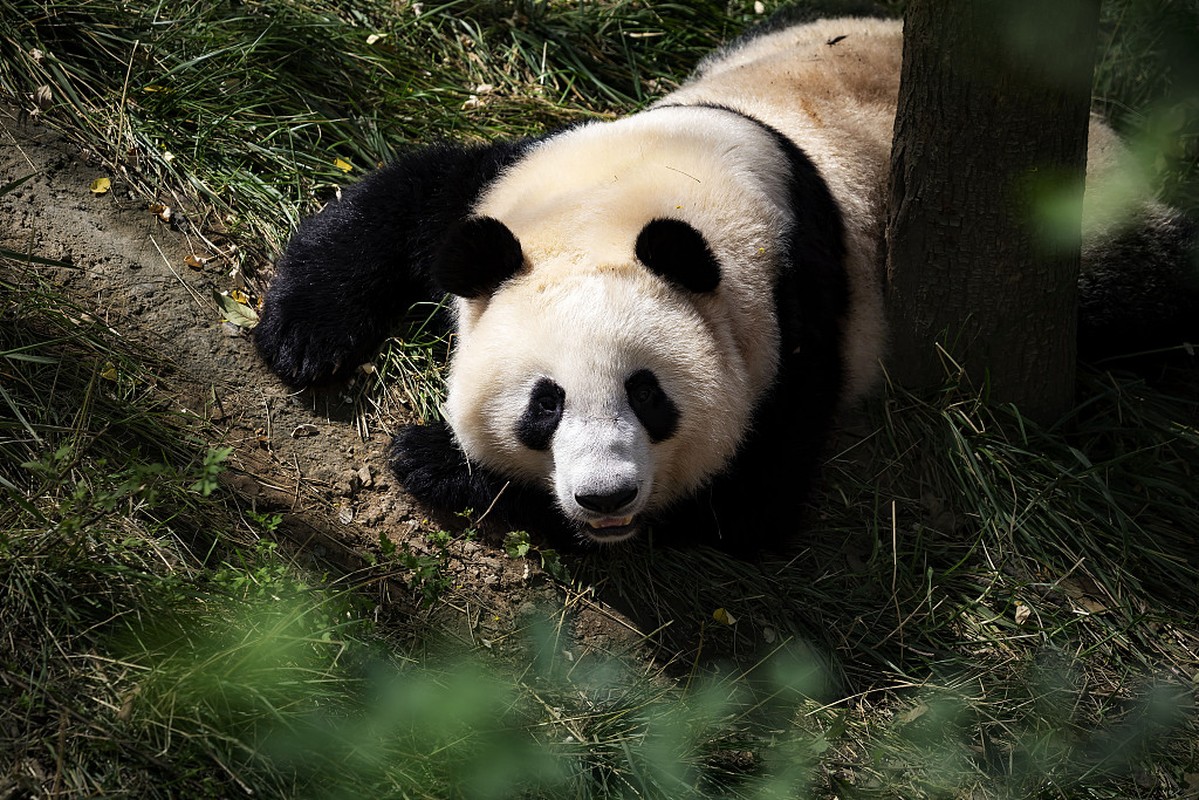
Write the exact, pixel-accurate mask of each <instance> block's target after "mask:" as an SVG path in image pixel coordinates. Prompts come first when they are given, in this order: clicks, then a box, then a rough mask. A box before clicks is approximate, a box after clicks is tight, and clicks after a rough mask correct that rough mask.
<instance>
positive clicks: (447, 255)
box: [433, 217, 524, 297]
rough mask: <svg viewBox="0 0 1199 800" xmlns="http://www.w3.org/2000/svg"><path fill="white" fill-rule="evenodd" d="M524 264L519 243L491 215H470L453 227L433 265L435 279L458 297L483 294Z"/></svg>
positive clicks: (439, 284)
mask: <svg viewBox="0 0 1199 800" xmlns="http://www.w3.org/2000/svg"><path fill="white" fill-rule="evenodd" d="M523 263H524V255H523V254H522V253H521V249H520V242H519V241H517V239H516V235H515V234H513V233H512V231H510V230H508V226H507V225H505V224H504V223H502V222H500V221H499V220H498V219H494V218H492V217H471V218H470V219H466V220H463V221H462V222H460V223H458V224H457V225H455V226H454V227H453V228H451V229H450V231H449V233H448V234H447V235H446V238H445V242H444V243H443V244H442V246H441V252H440V253H438V255H437V261H436V262H435V266H434V268H433V279H434V280H435V281H436V283H437V286H438V287H439V288H440V289H441V290H442V291H445V292H449V293H450V294H456V295H458V296H459V297H484V296H486V295H489V294H491V293H492V292H494V291H495V290H496V289H497V288H499V285H500V284H501V283H503V282H504V281H506V280H508V279H509V278H511V277H512V276H513V275H515V274H516V273H517V272H518V271H520V268H521V265H522V264H523Z"/></svg>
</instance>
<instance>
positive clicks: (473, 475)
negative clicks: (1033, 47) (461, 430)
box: [388, 422, 503, 514]
mask: <svg viewBox="0 0 1199 800" xmlns="http://www.w3.org/2000/svg"><path fill="white" fill-rule="evenodd" d="M388 463H389V465H390V466H391V471H392V473H394V474H395V476H396V479H397V480H398V481H399V482H400V485H401V486H403V487H404V489H405V491H407V492H408V494H410V495H412V496H413V497H414V498H416V499H417V500H418V501H420V502H421V503H422V504H424V505H426V506H428V507H429V508H431V509H434V510H438V511H443V512H448V513H455V514H456V513H459V512H462V511H466V510H469V509H473V510H475V511H481V510H482V509H485V508H487V507H488V506H489V505H490V504H491V503H492V501H493V500H494V499H495V497H496V495H498V494H499V492H500V491H501V490H502V488H503V483H502V482H501V481H499V480H497V479H495V478H494V477H493V476H492V475H491V474H490V473H489V472H487V471H486V470H483V469H481V468H480V467H478V466H476V465H474V464H471V463H470V462H469V461H467V459H466V455H465V454H464V453H463V452H462V450H461V449H459V447H458V443H457V442H455V441H454V434H453V432H452V431H451V430H450V427H449V426H448V425H446V424H445V423H444V422H434V423H430V424H428V425H409V426H406V427H404V428H401V429H400V430H399V431H398V432H397V433H396V435H395V437H394V438H393V439H392V440H391V447H390V449H389V452H388Z"/></svg>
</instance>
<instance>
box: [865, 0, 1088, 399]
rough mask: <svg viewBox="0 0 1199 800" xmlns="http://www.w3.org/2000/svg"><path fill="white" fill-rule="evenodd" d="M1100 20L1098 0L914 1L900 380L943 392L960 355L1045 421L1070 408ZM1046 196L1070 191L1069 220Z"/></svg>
mask: <svg viewBox="0 0 1199 800" xmlns="http://www.w3.org/2000/svg"><path fill="white" fill-rule="evenodd" d="M1098 18H1099V2H1098V0H1053V2H1044V0H970V2H962V0H911V2H910V3H909V4H908V6H907V14H906V17H905V22H904V47H903V71H902V76H901V80H900V90H899V109H898V114H897V116H896V122H895V136H894V146H893V150H892V154H891V187H890V191H891V195H890V207H889V208H890V210H889V216H888V220H887V277H888V287H887V305H888V314H889V316H890V318H891V325H892V331H893V339H892V348H893V350H892V359H891V370H892V375H893V377H895V378H896V379H897V380H898V381H899V382H900V383H901V384H903V385H906V386H910V387H923V386H932V385H940V383H941V382H942V381H943V380H944V378H945V375H946V363H947V362H946V361H945V358H944V356H945V354H947V355H948V356H949V357H950V358H951V359H952V360H953V362H955V363H956V364H957V365H960V366H961V367H962V368H963V369H964V370H965V372H966V375H967V377H968V378H969V379H970V380H971V381H973V382H974V383H975V385H976V386H978V387H982V386H983V385H984V384H985V385H986V386H987V387H988V391H989V392H990V395H991V397H992V398H994V399H997V400H999V401H1001V402H1013V403H1015V404H1016V405H1017V406H1018V407H1019V408H1020V410H1021V412H1022V413H1024V414H1026V415H1028V416H1031V417H1033V418H1034V419H1039V420H1052V419H1054V418H1056V417H1057V415H1059V414H1061V413H1062V412H1063V411H1065V410H1066V409H1068V408H1069V407H1070V404H1071V400H1072V397H1073V388H1074V367H1075V328H1076V309H1075V305H1076V294H1077V292H1076V285H1077V280H1078V262H1079V231H1080V225H1081V217H1080V215H1081V194H1082V177H1083V172H1084V168H1085V163H1086V141H1087V121H1088V112H1089V108H1090V92H1091V75H1092V70H1093V67H1094V54H1095V48H1096V41H1097V37H1098ZM1047 191H1048V192H1056V193H1057V196H1058V197H1059V198H1060V196H1061V194H1062V192H1063V191H1070V192H1072V193H1073V195H1074V197H1073V199H1074V200H1075V201H1077V202H1075V203H1073V204H1068V207H1069V208H1070V211H1069V212H1068V213H1067V214H1066V215H1065V216H1066V220H1067V221H1066V222H1065V223H1063V219H1062V214H1061V213H1060V211H1061V209H1060V207H1059V208H1058V211H1059V213H1058V214H1056V215H1054V218H1053V221H1052V223H1051V222H1049V221H1048V219H1047V217H1046V215H1044V214H1038V213H1035V212H1036V211H1037V210H1038V207H1039V205H1040V204H1041V203H1042V201H1043V200H1045V196H1046V192H1047ZM1063 226H1064V227H1063ZM941 351H944V353H942V352H941Z"/></svg>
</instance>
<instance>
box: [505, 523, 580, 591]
mask: <svg viewBox="0 0 1199 800" xmlns="http://www.w3.org/2000/svg"><path fill="white" fill-rule="evenodd" d="M504 552H505V553H507V554H508V557H509V558H527V557H528V555H529V553H534V554H536V555H537V557H538V559H539V560H540V562H541V569H542V570H544V571H545V573H546V574H547V575H549V576H550V577H551V578H553V579H554V580H557V581H561V582H563V583H565V582H568V581H569V580H570V574H569V572H568V571H567V569H566V565H565V564H563V563H562V557H561V556H560V555H559V554H558V551H557V550H554V549H552V548H549V547H538V546H536V545H534V544H533V543H532V542H531V541H530V540H529V533H528V531H509V532H508V533H507V534H506V535H505V536H504Z"/></svg>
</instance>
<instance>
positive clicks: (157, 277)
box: [0, 107, 643, 652]
mask: <svg viewBox="0 0 1199 800" xmlns="http://www.w3.org/2000/svg"><path fill="white" fill-rule="evenodd" d="M30 175H31V176H32V177H31V178H30V179H29V180H27V181H25V182H24V183H22V184H21V185H20V187H19V188H17V189H15V190H14V191H11V192H10V193H8V194H6V195H3V196H0V220H2V223H0V246H3V247H7V248H9V249H10V250H14V251H17V252H21V253H28V254H31V255H33V256H37V257H39V258H43V259H50V260H54V261H62V262H66V263H67V264H70V265H71V266H70V267H69V268H61V267H49V266H46V267H39V268H40V269H43V270H44V272H45V274H47V275H48V276H49V278H50V279H51V280H52V281H53V283H54V284H55V285H56V286H57V287H60V288H61V289H62V290H63V292H64V293H65V294H66V295H68V296H70V297H72V298H73V299H75V300H76V301H77V302H78V303H80V304H81V305H82V306H83V307H85V308H90V309H92V310H93V313H94V314H95V315H96V316H97V317H99V318H101V319H102V320H103V321H104V322H105V323H106V324H107V325H109V326H110V327H111V328H112V329H113V330H115V331H116V332H117V333H118V334H119V335H120V336H122V337H125V338H126V339H128V340H130V341H132V342H135V343H137V344H139V345H143V346H146V347H148V348H150V349H151V351H152V352H154V353H157V354H159V355H160V356H161V357H162V358H163V359H165V360H166V361H167V362H168V363H169V364H171V365H173V367H174V369H173V374H172V376H171V381H170V384H171V386H172V387H173V388H172V389H171V391H172V392H173V393H174V394H175V397H174V398H173V400H175V401H177V402H178V404H179V405H180V407H181V408H183V409H186V410H187V411H188V412H190V413H193V414H195V415H197V416H199V417H201V418H203V419H206V420H208V421H209V422H210V423H211V426H210V428H209V429H210V430H212V431H213V442H212V444H214V445H225V446H231V447H233V448H234V453H233V455H232V457H231V458H230V460H229V462H228V463H229V465H230V467H231V469H230V470H229V472H228V473H227V474H226V476H225V479H226V485H227V487H228V488H229V489H230V490H232V491H233V492H234V493H235V494H236V495H237V496H238V498H240V501H241V502H243V503H245V504H246V506H248V507H254V508H256V509H257V510H260V511H268V510H269V511H278V512H281V513H282V514H283V518H284V522H283V525H282V526H281V527H280V531H281V532H282V533H283V534H284V535H285V536H286V537H287V538H288V539H289V540H290V541H291V542H292V543H295V544H298V545H299V546H300V549H301V550H302V551H303V552H304V553H306V554H308V555H310V556H311V557H313V558H315V559H317V560H318V561H319V562H322V563H324V564H326V565H328V564H332V565H334V566H335V567H336V568H337V569H338V570H340V571H342V572H346V573H349V572H355V571H357V570H360V569H363V568H364V567H365V566H366V565H367V564H368V563H369V559H370V556H371V554H372V553H376V552H377V551H378V543H379V537H380V534H384V535H386V536H388V537H389V538H391V539H392V540H393V541H395V542H397V543H400V544H401V545H402V544H404V543H407V544H408V546H409V547H410V548H411V549H412V550H413V551H416V552H423V551H426V550H427V548H428V545H427V543H426V541H425V537H424V531H425V530H429V529H430V528H429V527H428V525H429V523H428V522H427V521H426V520H425V518H424V514H423V512H422V511H421V509H419V508H415V507H413V506H412V505H411V504H410V503H409V502H408V501H407V499H406V497H405V496H404V494H403V493H402V492H401V491H399V490H398V489H397V488H396V487H395V486H393V485H392V479H391V476H390V474H389V473H388V472H387V470H386V468H385V460H384V457H383V451H384V448H385V446H386V443H387V440H388V438H389V437H388V435H387V428H388V427H389V426H390V425H394V424H396V423H397V422H402V421H403V420H395V419H391V420H389V419H379V418H378V417H377V416H376V417H372V418H370V419H369V420H368V419H367V418H365V417H363V416H362V415H361V414H357V415H356V413H355V407H354V404H353V401H352V398H351V397H350V396H349V393H348V392H347V391H346V390H345V389H341V390H332V391H323V392H320V393H314V392H311V391H305V392H300V393H296V392H292V391H290V390H289V389H287V387H285V386H284V385H283V384H281V383H280V382H279V381H277V380H276V379H275V378H274V377H273V376H272V375H271V374H270V373H269V372H268V370H267V369H266V368H265V366H264V365H263V364H262V363H261V362H260V361H259V360H258V357H257V354H256V353H255V350H254V347H253V344H252V342H251V341H250V338H249V336H248V335H247V333H246V331H245V330H243V329H242V328H239V327H237V326H236V325H233V324H231V323H229V322H225V321H223V319H222V312H221V309H220V307H219V306H218V304H217V301H216V300H215V299H214V298H213V296H212V292H213V290H214V289H216V290H218V291H227V290H230V289H233V288H236V283H237V278H236V277H233V276H231V274H230V271H231V270H232V269H234V268H235V264H234V262H235V259H234V258H231V257H229V253H230V250H229V248H230V247H231V244H232V243H230V242H224V241H221V240H220V239H219V238H217V237H215V236H211V235H210V234H209V233H208V232H205V233H204V235H203V236H197V235H195V234H194V232H192V231H191V230H190V226H188V225H187V224H180V219H181V215H183V214H186V210H184V209H179V208H178V204H177V201H176V200H175V199H174V198H170V197H162V198H158V204H157V205H156V204H155V202H154V200H153V199H150V198H146V197H142V196H138V195H136V194H135V193H134V192H133V191H132V190H131V188H130V186H129V184H128V183H127V182H126V181H124V180H122V176H121V175H120V174H119V173H114V171H113V170H110V169H107V168H105V166H104V165H103V163H102V162H101V160H100V159H98V158H96V157H94V154H89V153H87V152H81V151H80V150H79V148H78V147H76V146H74V145H72V144H70V143H69V142H67V141H66V140H65V139H64V138H63V137H62V136H60V135H58V134H56V133H54V132H53V131H51V130H48V129H47V128H45V127H42V126H40V125H38V124H37V123H36V122H35V121H31V120H28V119H18V118H17V115H16V114H15V113H14V112H13V111H12V110H11V109H5V108H3V107H0V185H7V184H9V183H10V182H12V181H16V180H19V179H22V178H25V177H26V176H30ZM103 178H107V179H108V181H109V188H108V190H107V191H106V192H103V193H95V192H94V191H93V190H92V188H93V182H94V181H96V180H97V179H103ZM160 206H168V207H170V208H171V214H170V218H171V219H169V220H167V221H164V217H166V216H167V215H166V214H164V212H163V210H162V208H161V207H160ZM367 422H369V423H370V424H369V425H368V424H367ZM364 433H365V436H364V435H363V434H364ZM449 548H450V556H449V559H448V564H447V570H448V572H449V574H450V577H451V578H452V581H451V583H452V585H451V587H450V589H449V590H448V591H447V592H446V594H445V597H444V599H445V600H446V602H444V603H439V604H437V608H436V610H434V611H427V610H426V611H418V609H417V606H416V605H415V603H414V598H413V597H412V595H411V593H410V592H408V591H407V590H406V589H404V588H403V578H404V577H405V576H404V575H403V574H402V573H400V572H398V571H397V573H396V576H395V577H396V580H395V581H394V582H391V583H390V584H388V583H386V582H385V583H383V584H381V585H383V586H384V587H385V588H384V590H383V596H382V599H383V602H384V603H387V604H389V605H391V606H392V607H393V608H398V609H399V610H400V611H401V613H437V614H439V615H441V616H442V617H443V618H450V620H451V621H452V626H453V627H454V628H455V629H456V630H458V631H459V632H460V635H461V636H462V637H463V638H464V639H466V640H468V641H470V642H472V643H475V644H478V643H485V644H488V645H490V644H491V643H493V642H503V641H504V639H505V637H507V636H508V635H509V634H510V633H511V632H512V631H513V630H515V629H517V628H518V627H519V625H520V622H521V620H522V619H523V618H524V616H525V615H526V614H527V613H529V612H530V611H531V610H532V609H535V608H543V607H545V606H546V605H547V604H552V605H553V606H554V607H561V606H562V605H563V603H565V604H566V605H567V606H568V607H569V608H570V609H571V611H572V614H571V618H572V619H573V624H574V628H575V635H576V638H577V640H578V644H579V645H580V646H583V647H594V648H599V649H602V650H605V651H609V652H611V651H618V652H628V651H629V650H630V649H636V648H638V647H639V646H641V645H642V644H643V639H642V637H641V635H640V633H639V632H638V631H637V630H636V629H635V626H633V625H632V623H630V622H629V621H628V620H627V619H625V618H624V617H622V616H621V615H620V614H618V613H616V612H615V611H613V610H612V609H611V608H609V607H607V606H605V605H604V604H603V603H602V602H600V601H598V600H597V599H596V598H595V597H594V596H593V595H592V594H591V593H590V592H589V591H582V592H581V593H579V592H574V591H573V590H567V589H564V588H563V587H562V586H561V585H559V584H556V583H554V582H553V581H551V580H550V579H549V578H548V576H546V575H545V574H544V573H542V571H541V569H540V567H539V565H538V563H537V562H536V561H535V560H533V559H518V558H512V557H510V556H508V555H507V554H506V553H505V552H504V550H503V549H502V547H500V546H498V543H495V542H492V543H488V542H486V541H477V540H476V541H459V540H455V541H452V542H451V543H450V545H449Z"/></svg>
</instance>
